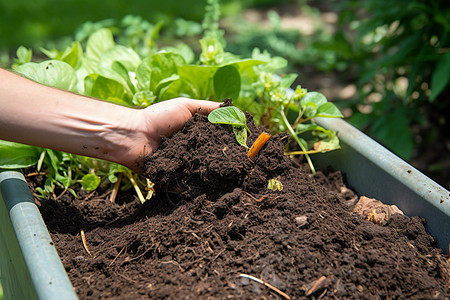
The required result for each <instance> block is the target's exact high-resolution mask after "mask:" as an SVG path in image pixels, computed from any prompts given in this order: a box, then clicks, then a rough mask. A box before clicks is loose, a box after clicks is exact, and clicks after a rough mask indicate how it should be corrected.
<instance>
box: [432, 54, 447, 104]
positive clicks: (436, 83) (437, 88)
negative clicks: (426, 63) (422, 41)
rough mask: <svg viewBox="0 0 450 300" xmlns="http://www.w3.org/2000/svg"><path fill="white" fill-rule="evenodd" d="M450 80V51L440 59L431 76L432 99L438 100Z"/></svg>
mask: <svg viewBox="0 0 450 300" xmlns="http://www.w3.org/2000/svg"><path fill="white" fill-rule="evenodd" d="M449 81H450V53H447V54H446V55H445V56H444V57H443V58H442V59H441V60H439V61H438V63H437V67H436V69H435V70H434V72H433V75H432V77H431V95H430V101H431V102H433V101H434V100H436V98H437V96H439V94H440V93H441V92H442V91H443V90H444V89H445V87H446V86H447V84H448V83H449Z"/></svg>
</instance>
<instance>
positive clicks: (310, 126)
mask: <svg viewBox="0 0 450 300" xmlns="http://www.w3.org/2000/svg"><path fill="white" fill-rule="evenodd" d="M308 131H320V132H323V133H325V134H326V135H327V136H331V133H333V132H334V131H332V130H326V129H325V128H323V127H322V126H319V125H317V124H314V123H307V124H298V125H297V128H295V133H296V134H297V135H299V134H302V133H305V132H308Z"/></svg>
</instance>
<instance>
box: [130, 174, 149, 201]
mask: <svg viewBox="0 0 450 300" xmlns="http://www.w3.org/2000/svg"><path fill="white" fill-rule="evenodd" d="M126 175H127V177H128V179H130V181H131V184H132V185H133V187H134V190H135V191H136V194H137V196H138V198H139V200H140V201H141V203H142V204H144V202H145V198H144V195H142V192H141V189H140V188H139V186H138V184H137V182H136V180H135V179H134V177H133V174H130V173H127V174H126Z"/></svg>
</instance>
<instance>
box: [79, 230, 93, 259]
mask: <svg viewBox="0 0 450 300" xmlns="http://www.w3.org/2000/svg"><path fill="white" fill-rule="evenodd" d="M80 234H81V241H82V242H83V247H84V250H86V252H87V253H88V254H89V255H90V256H91V257H92V254H91V251H89V248H88V246H87V243H86V236H85V234H84V230H83V229H81V232H80Z"/></svg>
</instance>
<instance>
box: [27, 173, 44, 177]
mask: <svg viewBox="0 0 450 300" xmlns="http://www.w3.org/2000/svg"><path fill="white" fill-rule="evenodd" d="M38 175H47V172H32V173H28V174H27V177H32V176H38Z"/></svg>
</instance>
